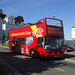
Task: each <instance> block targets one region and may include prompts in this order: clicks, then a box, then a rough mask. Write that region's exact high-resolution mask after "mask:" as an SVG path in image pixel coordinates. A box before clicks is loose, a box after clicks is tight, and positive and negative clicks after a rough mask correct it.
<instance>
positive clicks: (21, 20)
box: [14, 16, 24, 23]
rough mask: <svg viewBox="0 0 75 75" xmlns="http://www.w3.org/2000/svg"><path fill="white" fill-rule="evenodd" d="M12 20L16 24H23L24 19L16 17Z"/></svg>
mask: <svg viewBox="0 0 75 75" xmlns="http://www.w3.org/2000/svg"><path fill="white" fill-rule="evenodd" d="M14 20H15V22H16V23H21V22H24V19H23V17H22V16H17V17H15V18H14Z"/></svg>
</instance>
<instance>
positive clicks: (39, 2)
mask: <svg viewBox="0 0 75 75" xmlns="http://www.w3.org/2000/svg"><path fill="white" fill-rule="evenodd" d="M0 9H2V10H3V13H4V14H6V15H7V16H8V15H10V14H12V15H14V17H16V16H23V18H24V23H35V22H37V21H38V20H39V19H42V18H44V17H52V16H53V15H55V16H56V18H58V19H61V20H62V21H63V25H64V34H65V39H66V40H71V39H72V33H71V29H72V27H73V26H74V25H75V0H0Z"/></svg>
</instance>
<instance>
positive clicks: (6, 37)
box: [5, 32, 9, 40]
mask: <svg viewBox="0 0 75 75" xmlns="http://www.w3.org/2000/svg"><path fill="white" fill-rule="evenodd" d="M5 39H6V40H8V39H9V32H7V34H6V36H5Z"/></svg>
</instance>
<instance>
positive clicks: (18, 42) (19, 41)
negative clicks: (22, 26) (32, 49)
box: [17, 38, 21, 46]
mask: <svg viewBox="0 0 75 75" xmlns="http://www.w3.org/2000/svg"><path fill="white" fill-rule="evenodd" d="M17 45H18V46H20V45H21V38H17Z"/></svg>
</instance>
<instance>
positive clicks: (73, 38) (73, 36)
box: [72, 26, 75, 40]
mask: <svg viewBox="0 0 75 75" xmlns="http://www.w3.org/2000/svg"><path fill="white" fill-rule="evenodd" d="M72 40H75V26H73V27H72Z"/></svg>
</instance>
